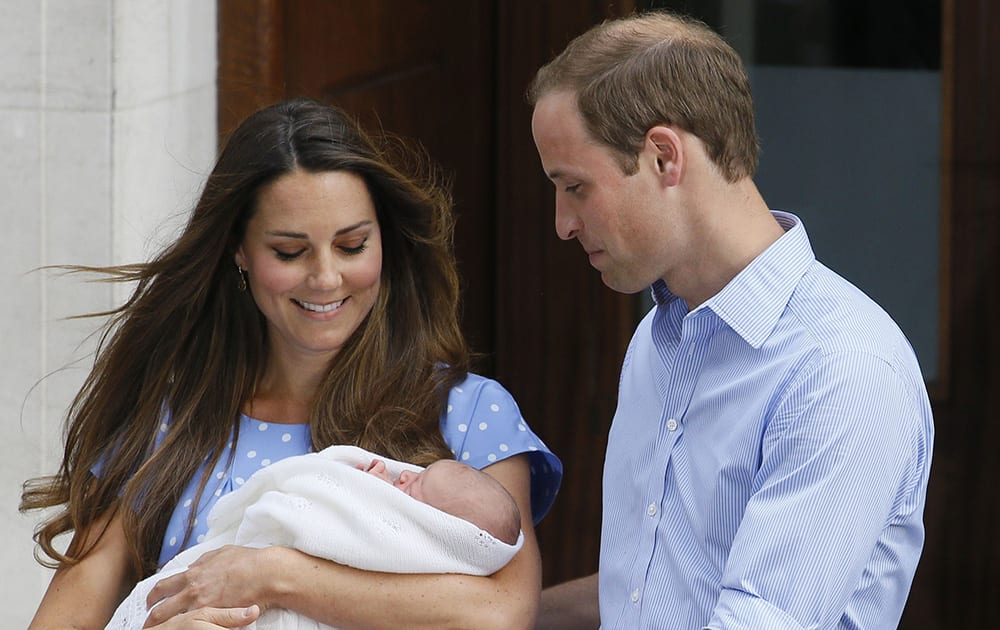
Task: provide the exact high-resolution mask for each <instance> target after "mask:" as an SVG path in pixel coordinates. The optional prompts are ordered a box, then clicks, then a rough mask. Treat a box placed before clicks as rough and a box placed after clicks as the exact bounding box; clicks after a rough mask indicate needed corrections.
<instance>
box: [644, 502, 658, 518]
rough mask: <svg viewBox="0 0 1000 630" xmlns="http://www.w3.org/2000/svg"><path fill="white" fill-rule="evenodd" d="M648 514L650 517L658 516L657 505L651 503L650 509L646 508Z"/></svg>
mask: <svg viewBox="0 0 1000 630" xmlns="http://www.w3.org/2000/svg"><path fill="white" fill-rule="evenodd" d="M646 514H648V515H650V516H656V504H655V503H650V504H649V507H647V508H646Z"/></svg>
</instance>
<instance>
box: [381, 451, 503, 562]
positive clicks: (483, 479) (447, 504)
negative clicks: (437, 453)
mask: <svg viewBox="0 0 1000 630" xmlns="http://www.w3.org/2000/svg"><path fill="white" fill-rule="evenodd" d="M395 485H396V486H397V487H398V488H399V489H400V490H402V491H404V492H406V493H407V494H409V495H410V496H411V497H413V498H414V499H417V500H418V501H423V502H424V503H426V504H428V505H430V506H431V507H435V508H437V509H439V510H441V511H442V512H447V513H448V514H451V515H452V516H457V517H459V518H461V519H464V520H466V521H469V522H470V523H472V524H473V525H475V526H476V527H478V528H480V529H482V530H485V531H487V532H489V533H490V534H491V535H492V536H493V537H494V538H496V539H497V540H502V541H503V542H505V543H507V544H508V545H513V544H515V543H516V542H517V538H518V536H519V535H520V533H521V511H520V510H519V509H518V508H517V502H516V501H514V498H513V497H512V496H510V493H509V492H507V489H506V488H504V487H503V485H501V484H500V482H499V481H497V480H496V479H494V478H493V477H491V476H489V475H487V474H486V473H484V472H482V471H481V470H476V469H475V468H472V467H471V466H466V465H465V464H463V463H461V462H458V461H455V460H453V459H441V460H438V461H436V462H434V463H433V464H431V465H430V466H428V467H427V468H425V469H424V470H423V471H422V472H419V473H413V472H409V471H403V473H402V474H400V476H399V479H397V480H396V481H395Z"/></svg>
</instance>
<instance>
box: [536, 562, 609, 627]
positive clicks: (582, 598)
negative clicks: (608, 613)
mask: <svg viewBox="0 0 1000 630" xmlns="http://www.w3.org/2000/svg"><path fill="white" fill-rule="evenodd" d="M600 625H601V611H600V608H599V606H598V600H597V573H594V574H593V575H588V576H586V577H582V578H577V579H575V580H570V581H569V582H563V583H562V584H557V585H555V586H551V587H549V588H547V589H545V590H544V591H542V602H541V606H540V607H539V609H538V624H537V625H536V626H535V627H536V628H538V629H539V630H562V629H564V628H565V629H566V630H585V629H586V628H597V627H599V626H600Z"/></svg>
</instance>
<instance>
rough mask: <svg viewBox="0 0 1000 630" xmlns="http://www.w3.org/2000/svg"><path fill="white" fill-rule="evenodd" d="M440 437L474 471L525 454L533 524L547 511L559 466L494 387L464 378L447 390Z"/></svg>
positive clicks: (480, 379)
mask: <svg viewBox="0 0 1000 630" xmlns="http://www.w3.org/2000/svg"><path fill="white" fill-rule="evenodd" d="M441 433H442V435H443V436H444V439H445V442H447V443H448V446H449V447H450V448H451V449H452V452H453V453H454V454H455V459H457V460H459V461H461V462H463V463H465V464H468V465H469V466H472V467H473V468H477V469H483V468H486V467H487V466H489V465H490V464H494V463H496V462H499V461H503V460H504V459H507V458H508V457H512V456H514V455H519V454H521V453H527V454H528V456H529V465H530V466H531V514H532V520H533V522H534V523H535V524H538V522H539V521H541V520H542V517H544V516H545V514H546V513H547V512H548V511H549V509H550V508H551V507H552V503H553V502H554V501H555V498H556V494H557V492H558V491H559V485H560V484H561V482H562V462H560V461H559V458H558V457H556V456H555V455H554V454H553V453H552V451H551V450H549V448H548V447H547V446H546V445H545V443H544V442H542V440H541V438H539V437H538V436H537V435H535V433H534V432H533V431H532V430H531V428H530V427H529V426H528V423H527V422H525V420H524V418H523V417H521V410H520V409H519V408H518V406H517V403H516V402H515V401H514V397H513V396H511V395H510V393H509V392H508V391H507V390H506V389H504V387H503V386H502V385H500V383H498V382H496V381H494V380H490V379H487V378H483V377H481V376H478V375H475V374H470V375H469V376H468V378H466V379H465V381H463V382H462V383H460V384H459V385H457V386H455V387H454V388H452V390H451V392H450V393H449V395H448V407H447V409H446V411H445V415H444V417H443V418H442V420H441Z"/></svg>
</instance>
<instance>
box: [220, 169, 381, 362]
mask: <svg viewBox="0 0 1000 630" xmlns="http://www.w3.org/2000/svg"><path fill="white" fill-rule="evenodd" d="M236 264H237V265H239V266H240V267H242V268H243V269H246V270H247V275H248V284H249V287H250V291H251V292H252V294H253V298H254V301H255V302H256V303H257V307H258V308H259V309H260V311H261V313H263V314H264V317H265V318H266V319H267V327H268V339H269V350H270V352H272V353H278V354H282V355H286V356H287V357H290V358H295V357H296V356H300V357H302V358H305V357H307V356H308V357H309V358H311V359H312V358H325V359H327V360H329V359H332V358H333V357H334V356H335V355H336V354H337V352H339V350H340V349H341V348H342V347H343V346H344V344H345V343H347V340H348V339H350V337H351V335H353V334H354V332H355V331H356V330H357V329H358V327H359V326H360V325H361V322H362V321H364V319H365V317H367V316H368V313H369V312H370V311H371V309H372V306H373V305H374V304H375V301H376V299H377V298H378V292H379V278H380V276H381V272H382V240H381V234H380V232H379V224H378V218H377V216H376V213H375V206H374V204H373V203H372V199H371V196H370V195H369V194H368V188H367V186H366V185H365V183H364V180H362V179H361V177H359V176H358V175H355V174H353V173H350V172H346V171H326V172H319V173H309V172H306V171H302V170H296V171H292V172H291V173H288V174H286V175H283V176H281V177H279V178H278V179H276V180H274V181H273V182H271V183H270V184H268V185H267V186H264V187H263V188H262V189H261V190H260V192H259V194H258V196H257V205H256V208H255V211H254V214H253V216H252V217H251V219H250V221H249V222H248V223H247V229H246V235H245V236H244V238H243V242H242V243H241V244H240V247H239V249H238V250H237V252H236Z"/></svg>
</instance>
